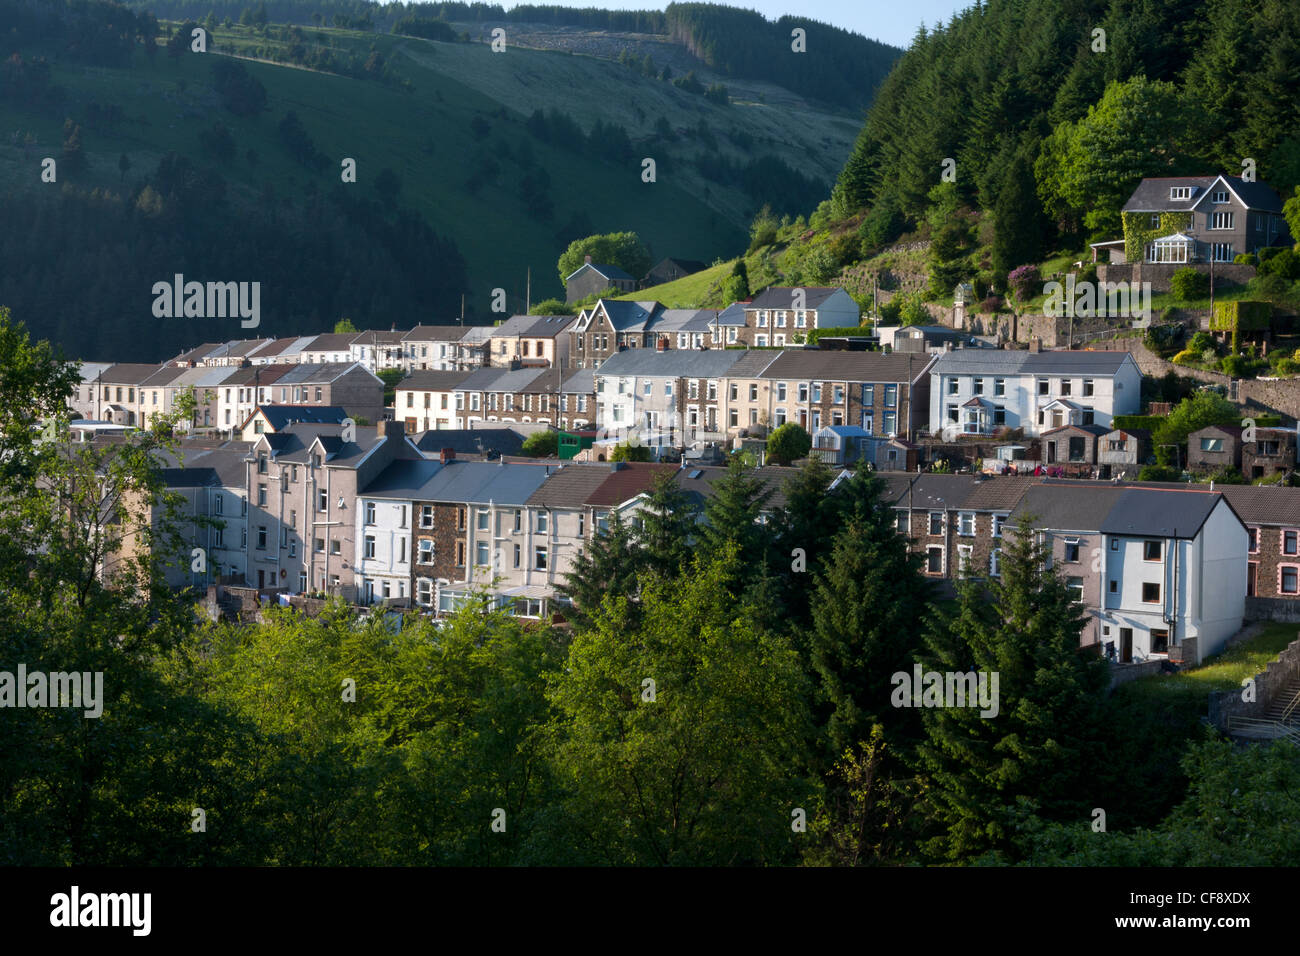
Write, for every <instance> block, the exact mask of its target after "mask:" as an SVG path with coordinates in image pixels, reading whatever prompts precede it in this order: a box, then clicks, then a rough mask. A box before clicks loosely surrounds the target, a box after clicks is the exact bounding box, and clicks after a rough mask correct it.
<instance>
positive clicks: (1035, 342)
mask: <svg viewBox="0 0 1300 956" xmlns="http://www.w3.org/2000/svg"><path fill="white" fill-rule="evenodd" d="M1042 350H1043V340H1042V339H1040V338H1038V337H1037V336H1035V337H1034V338H1031V339H1030V340H1029V351H1031V352H1041V351H1042Z"/></svg>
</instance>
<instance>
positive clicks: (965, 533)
mask: <svg viewBox="0 0 1300 956" xmlns="http://www.w3.org/2000/svg"><path fill="white" fill-rule="evenodd" d="M957 533H958V534H959V535H961V536H962V537H963V538H970V537H974V535H975V512H973V511H963V512H960V513H959V514H958V515H957Z"/></svg>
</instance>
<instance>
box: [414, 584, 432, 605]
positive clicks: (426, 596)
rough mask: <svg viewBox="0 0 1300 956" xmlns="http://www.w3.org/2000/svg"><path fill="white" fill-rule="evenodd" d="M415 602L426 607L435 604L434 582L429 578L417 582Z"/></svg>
mask: <svg viewBox="0 0 1300 956" xmlns="http://www.w3.org/2000/svg"><path fill="white" fill-rule="evenodd" d="M415 600H416V601H418V602H419V603H420V604H425V605H427V604H431V603H433V582H432V581H430V580H429V579H428V578H420V580H418V581H416V582H415Z"/></svg>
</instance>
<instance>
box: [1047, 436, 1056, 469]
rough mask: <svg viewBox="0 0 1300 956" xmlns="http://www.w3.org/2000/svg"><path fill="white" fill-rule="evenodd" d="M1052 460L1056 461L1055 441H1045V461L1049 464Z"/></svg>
mask: <svg viewBox="0 0 1300 956" xmlns="http://www.w3.org/2000/svg"><path fill="white" fill-rule="evenodd" d="M1054 461H1056V442H1054V441H1049V442H1048V443H1047V463H1048V464H1049V465H1050V464H1052V463H1053V462H1054Z"/></svg>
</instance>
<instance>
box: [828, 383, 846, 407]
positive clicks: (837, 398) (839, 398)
mask: <svg viewBox="0 0 1300 956" xmlns="http://www.w3.org/2000/svg"><path fill="white" fill-rule="evenodd" d="M831 402H832V403H833V404H835V405H843V404H844V386H843V385H836V386H835V387H834V389H833V390H832V392H831Z"/></svg>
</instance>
